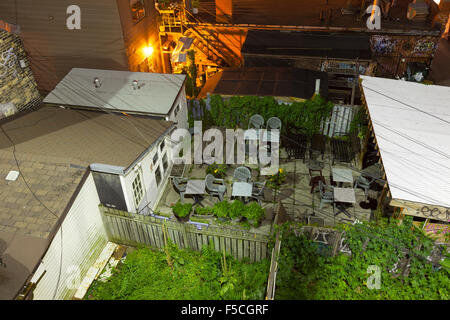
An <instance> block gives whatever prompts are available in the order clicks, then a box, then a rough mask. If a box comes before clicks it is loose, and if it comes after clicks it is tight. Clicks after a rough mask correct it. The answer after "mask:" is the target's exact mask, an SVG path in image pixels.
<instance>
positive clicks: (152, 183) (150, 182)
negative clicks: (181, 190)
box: [122, 137, 172, 212]
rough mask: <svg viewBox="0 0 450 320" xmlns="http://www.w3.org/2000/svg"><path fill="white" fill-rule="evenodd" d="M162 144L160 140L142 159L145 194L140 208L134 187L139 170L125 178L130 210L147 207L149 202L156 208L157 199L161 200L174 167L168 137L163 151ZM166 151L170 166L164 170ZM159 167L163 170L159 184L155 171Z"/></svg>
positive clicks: (124, 182) (124, 187)
mask: <svg viewBox="0 0 450 320" xmlns="http://www.w3.org/2000/svg"><path fill="white" fill-rule="evenodd" d="M160 144H161V142H158V144H157V145H156V146H155V147H154V148H153V149H152V150H151V151H150V152H149V153H148V154H147V155H145V157H144V158H143V159H142V160H141V161H140V163H141V169H140V172H141V174H142V183H143V184H144V190H145V194H144V197H143V199H142V200H141V202H140V204H139V208H136V207H135V205H134V195H133V187H132V184H133V181H134V179H135V178H136V175H137V174H138V171H135V170H131V171H130V172H129V173H128V174H127V175H126V176H125V177H124V178H123V186H122V187H123V189H124V193H125V198H126V199H129V201H128V211H130V212H137V211H139V210H141V209H142V208H143V207H145V206H146V205H147V204H148V203H150V207H151V208H152V209H154V208H155V207H156V204H157V201H158V200H159V198H160V197H161V195H162V193H163V191H164V186H165V184H166V181H167V178H168V177H169V174H170V170H171V169H172V153H171V143H170V141H169V138H168V137H166V138H165V146H164V149H163V150H162V152H161V150H160V148H159V146H160ZM156 152H158V161H157V162H156V165H154V164H153V157H154V155H155V153H156ZM166 153H167V161H168V167H167V170H166V171H164V168H163V164H162V158H163V156H164V154H166ZM158 167H160V170H161V182H160V183H159V185H158V186H157V185H156V177H155V172H156V169H157V168H158ZM130 205H131V207H130Z"/></svg>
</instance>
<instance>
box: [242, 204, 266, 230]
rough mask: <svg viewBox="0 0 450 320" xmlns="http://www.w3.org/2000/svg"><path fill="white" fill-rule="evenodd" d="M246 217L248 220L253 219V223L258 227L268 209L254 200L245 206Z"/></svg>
mask: <svg viewBox="0 0 450 320" xmlns="http://www.w3.org/2000/svg"><path fill="white" fill-rule="evenodd" d="M243 213H244V217H245V218H247V220H249V221H250V220H253V221H254V223H253V225H254V226H255V227H256V226H258V224H259V221H261V219H262V218H263V217H264V216H265V214H266V211H265V210H264V209H263V208H261V206H260V205H259V204H257V203H256V202H252V203H250V204H248V205H246V206H245V210H244V212H243Z"/></svg>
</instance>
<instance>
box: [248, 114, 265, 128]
mask: <svg viewBox="0 0 450 320" xmlns="http://www.w3.org/2000/svg"><path fill="white" fill-rule="evenodd" d="M263 126H264V118H263V117H262V116H261V115H259V114H254V115H252V116H251V117H250V120H249V122H248V128H249V129H261V128H262V127H263Z"/></svg>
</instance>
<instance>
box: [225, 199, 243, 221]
mask: <svg viewBox="0 0 450 320" xmlns="http://www.w3.org/2000/svg"><path fill="white" fill-rule="evenodd" d="M246 212H247V207H246V206H245V204H243V203H242V201H240V200H234V201H233V202H232V203H231V205H230V211H229V213H228V216H229V217H230V218H231V219H236V218H239V217H242V216H243V215H244V214H245V213H246Z"/></svg>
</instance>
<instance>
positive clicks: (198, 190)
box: [184, 180, 205, 207]
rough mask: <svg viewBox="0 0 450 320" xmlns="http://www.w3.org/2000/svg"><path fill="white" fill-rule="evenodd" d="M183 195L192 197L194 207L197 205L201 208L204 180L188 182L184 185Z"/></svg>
mask: <svg viewBox="0 0 450 320" xmlns="http://www.w3.org/2000/svg"><path fill="white" fill-rule="evenodd" d="M184 194H185V195H192V196H193V198H194V201H195V203H194V205H195V204H198V205H200V206H202V207H203V204H202V200H203V195H204V194H205V180H189V181H188V182H187V185H186V191H185V193H184Z"/></svg>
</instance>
